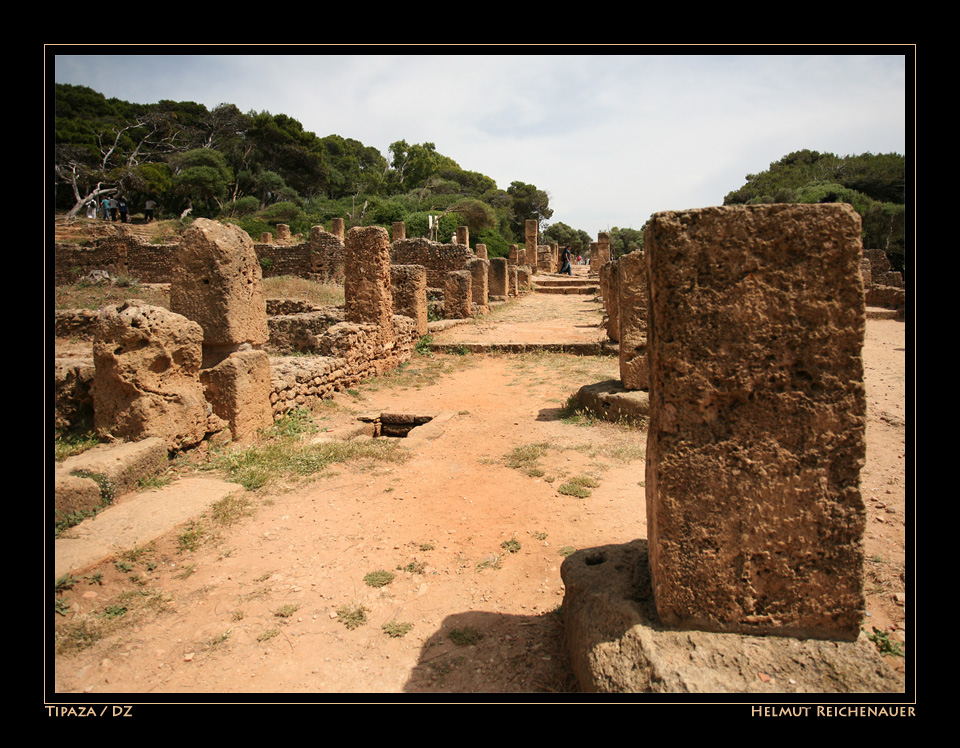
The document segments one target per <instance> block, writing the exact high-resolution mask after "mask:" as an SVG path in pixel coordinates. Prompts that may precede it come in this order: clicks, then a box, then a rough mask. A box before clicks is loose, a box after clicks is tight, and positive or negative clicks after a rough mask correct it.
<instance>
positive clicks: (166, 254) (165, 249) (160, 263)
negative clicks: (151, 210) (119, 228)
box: [53, 233, 177, 286]
mask: <svg viewBox="0 0 960 748" xmlns="http://www.w3.org/2000/svg"><path fill="white" fill-rule="evenodd" d="M176 251H177V245H176V244H144V243H143V242H141V241H140V240H139V239H138V238H137V237H135V236H132V235H129V234H125V233H121V234H118V235H116V236H110V237H106V238H104V239H101V240H100V241H98V242H95V243H93V244H85V245H78V244H56V245H55V246H54V257H53V281H54V284H55V285H58V286H64V285H68V284H70V283H74V282H76V281H77V280H78V279H79V278H82V277H83V276H85V275H87V274H88V273H89V272H90V271H91V270H109V271H110V273H111V274H112V275H126V276H130V277H133V278H137V279H138V280H140V281H141V282H143V283H166V282H168V281H169V280H170V269H171V268H172V267H173V263H174V258H175V255H176Z"/></svg>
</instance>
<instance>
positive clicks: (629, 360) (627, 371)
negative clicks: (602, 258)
mask: <svg viewBox="0 0 960 748" xmlns="http://www.w3.org/2000/svg"><path fill="white" fill-rule="evenodd" d="M605 268H608V269H610V270H611V271H612V272H611V275H612V276H614V277H615V278H616V285H615V286H614V287H613V288H612V290H611V293H615V294H617V302H616V304H612V305H611V306H610V308H614V307H615V309H616V311H615V312H614V314H616V316H617V325H618V326H619V333H618V334H619V337H618V338H617V340H618V341H619V343H620V382H621V383H622V384H623V386H624V388H625V389H628V390H649V389H650V367H649V366H648V365H647V303H648V302H647V264H646V261H645V259H644V256H643V252H641V251H639V250H637V251H635V252H630V253H628V254H625V255H623V256H621V257H620V259H618V260H617V261H616V262H607V263H604V264H603V265H601V266H600V272H601V274H602V273H603V272H604V269H605Z"/></svg>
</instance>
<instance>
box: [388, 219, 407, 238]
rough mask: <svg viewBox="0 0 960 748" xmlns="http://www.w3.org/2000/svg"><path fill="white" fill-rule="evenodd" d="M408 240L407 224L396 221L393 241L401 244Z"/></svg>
mask: <svg viewBox="0 0 960 748" xmlns="http://www.w3.org/2000/svg"><path fill="white" fill-rule="evenodd" d="M406 238H407V224H405V223H404V222H403V221H395V222H394V224H393V239H392V241H395V242H399V241H402V240H403V239H406Z"/></svg>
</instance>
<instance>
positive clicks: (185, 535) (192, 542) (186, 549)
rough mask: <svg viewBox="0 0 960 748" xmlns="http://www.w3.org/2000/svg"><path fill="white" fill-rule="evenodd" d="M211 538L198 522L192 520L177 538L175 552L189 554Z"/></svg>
mask: <svg viewBox="0 0 960 748" xmlns="http://www.w3.org/2000/svg"><path fill="white" fill-rule="evenodd" d="M210 537H211V535H210V533H209V532H208V531H207V529H206V527H205V526H204V524H203V521H202V518H201V519H200V520H192V521H191V522H189V523H188V524H187V527H186V529H185V530H184V531H183V532H181V533H180V534H179V535H178V536H177V552H179V553H190V552H192V551H195V550H197V548H199V547H200V546H201V544H202V543H203V542H204V541H206V540H207V539H209V538H210Z"/></svg>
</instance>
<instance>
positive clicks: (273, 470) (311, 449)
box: [213, 438, 409, 491]
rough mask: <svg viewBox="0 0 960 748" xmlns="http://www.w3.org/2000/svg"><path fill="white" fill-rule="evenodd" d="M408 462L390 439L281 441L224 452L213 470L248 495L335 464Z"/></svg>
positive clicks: (215, 459) (403, 451)
mask: <svg viewBox="0 0 960 748" xmlns="http://www.w3.org/2000/svg"><path fill="white" fill-rule="evenodd" d="M406 459H409V453H408V452H406V451H405V450H403V449H400V448H398V447H397V445H396V444H395V443H393V442H392V441H391V440H389V439H372V440H367V441H362V440H355V441H346V442H340V441H332V442H325V443H322V444H302V443H301V442H300V441H299V440H297V439H291V438H278V439H273V440H270V441H268V442H265V443H263V444H255V445H251V446H249V447H246V448H244V449H235V450H227V451H225V452H222V453H220V454H218V455H217V456H216V457H215V458H214V460H213V467H214V468H215V469H217V470H220V471H222V472H223V473H225V474H226V476H227V477H228V478H229V479H230V480H232V481H234V482H236V483H239V484H240V485H242V486H243V487H244V488H246V489H247V490H248V491H256V490H258V489H260V488H263V487H264V486H267V485H268V484H273V483H275V482H278V481H281V480H291V479H292V480H297V479H306V478H313V477H317V476H319V475H321V474H323V473H324V471H325V470H326V469H327V468H328V467H330V466H331V465H335V464H340V463H351V462H358V461H363V460H369V461H373V462H377V463H379V462H402V461H404V460H406Z"/></svg>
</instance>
